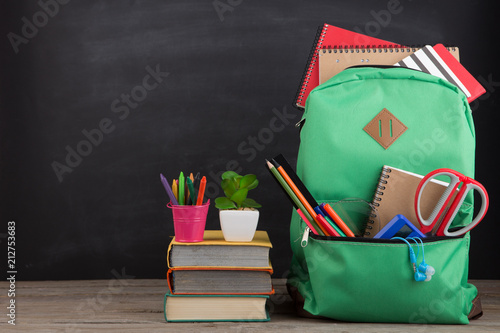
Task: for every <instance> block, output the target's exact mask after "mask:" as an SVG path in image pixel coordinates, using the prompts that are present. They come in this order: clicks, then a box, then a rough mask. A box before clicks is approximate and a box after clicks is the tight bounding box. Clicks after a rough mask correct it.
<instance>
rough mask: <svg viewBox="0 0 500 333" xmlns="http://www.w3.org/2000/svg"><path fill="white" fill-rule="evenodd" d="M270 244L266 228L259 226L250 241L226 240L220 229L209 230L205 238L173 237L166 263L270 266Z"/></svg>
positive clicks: (176, 265)
mask: <svg viewBox="0 0 500 333" xmlns="http://www.w3.org/2000/svg"><path fill="white" fill-rule="evenodd" d="M271 247H272V244H271V241H270V240H269V236H268V234H267V232H265V231H263V230H257V231H256V232H255V236H254V238H253V240H252V241H251V242H227V241H225V240H224V236H223V235H222V231H221V230H206V231H205V234H204V236H203V242H198V243H181V242H177V241H176V240H175V237H174V239H173V240H172V241H171V242H170V245H169V247H168V250H167V264H168V267H169V268H176V267H205V268H214V267H226V268H248V269H270V268H271V264H270V260H269V250H270V249H271Z"/></svg>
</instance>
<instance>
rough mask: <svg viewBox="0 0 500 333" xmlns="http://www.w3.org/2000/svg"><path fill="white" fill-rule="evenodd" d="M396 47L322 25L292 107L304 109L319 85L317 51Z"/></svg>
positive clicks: (375, 39) (385, 42) (379, 40)
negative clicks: (336, 48) (312, 92)
mask: <svg viewBox="0 0 500 333" xmlns="http://www.w3.org/2000/svg"><path fill="white" fill-rule="evenodd" d="M380 46H398V44H395V43H392V42H388V41H385V40H383V39H378V38H374V37H370V36H367V35H363V34H360V33H357V32H354V31H349V30H346V29H342V28H339V27H336V26H333V25H330V24H326V23H325V24H323V27H320V28H319V29H318V33H317V35H316V39H315V40H314V44H313V47H312V49H311V52H310V55H309V59H308V61H307V64H306V69H305V71H304V74H303V76H302V79H301V82H300V85H299V90H298V91H297V95H296V97H295V101H294V105H295V106H297V107H299V108H304V107H305V103H306V99H307V97H308V96H309V93H310V92H311V90H312V89H313V88H315V87H316V86H318V85H319V68H318V66H317V65H318V51H319V50H320V49H322V48H334V47H339V48H344V47H380Z"/></svg>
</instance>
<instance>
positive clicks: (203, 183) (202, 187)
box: [196, 176, 207, 206]
mask: <svg viewBox="0 0 500 333" xmlns="http://www.w3.org/2000/svg"><path fill="white" fill-rule="evenodd" d="M206 185H207V177H205V176H203V178H202V179H201V180H200V189H199V190H198V200H196V205H197V206H201V205H202V204H203V196H204V195H205V186H206Z"/></svg>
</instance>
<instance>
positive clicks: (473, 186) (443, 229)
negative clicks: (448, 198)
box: [437, 178, 489, 236]
mask: <svg viewBox="0 0 500 333" xmlns="http://www.w3.org/2000/svg"><path fill="white" fill-rule="evenodd" d="M468 180H469V181H470V183H466V184H464V185H463V186H462V188H461V189H460V192H459V194H458V195H457V197H456V198H455V200H454V201H453V203H452V205H451V207H450V209H449V211H448V212H447V214H446V216H445V217H444V220H443V223H441V225H440V226H439V229H438V232H437V235H438V236H458V235H462V234H465V233H466V232H468V231H470V230H472V228H474V227H475V226H476V225H478V224H479V222H481V220H482V219H483V217H484V215H486V211H487V210H488V206H489V197H488V192H486V189H485V188H484V186H483V185H481V184H480V183H478V182H477V181H475V180H474V179H470V178H468ZM470 190H476V191H477V192H478V193H479V195H480V196H481V208H480V209H479V212H478V213H477V215H476V217H474V219H473V220H472V222H471V223H470V224H469V225H467V226H465V227H463V228H461V229H459V230H456V231H453V232H450V231H449V228H450V225H451V222H453V219H454V218H455V215H457V213H458V210H459V208H460V206H462V203H463V202H464V199H465V197H466V195H467V193H469V191H470ZM448 215H450V216H448ZM445 222H446V223H445Z"/></svg>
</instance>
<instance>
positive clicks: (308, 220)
mask: <svg viewBox="0 0 500 333" xmlns="http://www.w3.org/2000/svg"><path fill="white" fill-rule="evenodd" d="M266 163H267V167H268V168H269V170H270V171H271V173H272V174H273V176H274V177H275V178H276V180H277V181H278V182H279V183H280V185H281V187H283V188H284V189H285V191H286V193H287V194H288V196H289V197H290V198H291V199H292V200H293V202H294V203H295V205H296V206H297V207H299V209H300V211H301V212H302V214H304V216H305V217H306V219H305V222H306V224H307V225H308V226H309V228H310V229H311V230H312V231H313V232H314V230H315V231H316V234H319V235H322V236H324V235H325V233H324V232H323V231H322V229H321V228H319V226H318V224H317V222H316V221H315V220H314V219H313V218H312V217H311V215H310V214H309V213H308V211H307V210H306V208H305V207H304V205H303V204H302V202H301V201H300V200H299V199H298V198H297V196H296V195H295V193H294V192H293V191H292V189H291V188H290V187H289V186H288V184H287V182H286V181H285V179H283V177H282V176H281V174H280V173H279V171H278V170H277V169H276V167H275V166H274V165H273V164H272V163H271V162H269V161H268V160H266Z"/></svg>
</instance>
